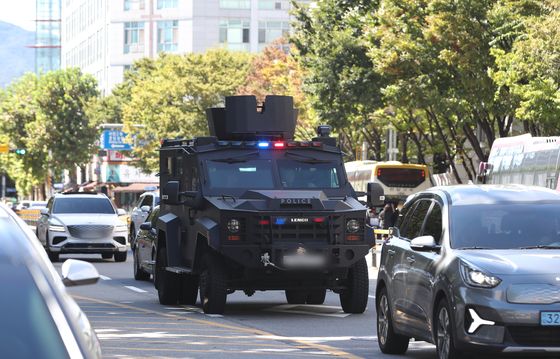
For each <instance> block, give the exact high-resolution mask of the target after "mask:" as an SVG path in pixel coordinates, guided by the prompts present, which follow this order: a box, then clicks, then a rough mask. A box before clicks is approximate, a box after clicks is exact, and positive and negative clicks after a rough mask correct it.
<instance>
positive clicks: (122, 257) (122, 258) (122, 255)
mask: <svg viewBox="0 0 560 359" xmlns="http://www.w3.org/2000/svg"><path fill="white" fill-rule="evenodd" d="M126 254H127V252H115V254H114V256H115V262H126Z"/></svg>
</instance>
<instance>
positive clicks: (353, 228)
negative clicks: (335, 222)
mask: <svg viewBox="0 0 560 359" xmlns="http://www.w3.org/2000/svg"><path fill="white" fill-rule="evenodd" d="M359 230H360V222H358V220H356V219H350V220H348V222H346V232H350V233H356V232H358V231H359Z"/></svg>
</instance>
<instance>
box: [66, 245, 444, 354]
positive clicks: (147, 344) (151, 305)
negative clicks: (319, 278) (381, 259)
mask: <svg viewBox="0 0 560 359" xmlns="http://www.w3.org/2000/svg"><path fill="white" fill-rule="evenodd" d="M65 258H69V256H65V255H63V256H61V261H64V259H65ZM72 258H77V259H83V260H87V261H90V262H91V263H93V264H94V265H95V266H96V267H97V269H98V271H99V273H100V274H101V276H102V277H101V280H100V281H99V282H98V283H97V284H95V285H90V286H82V287H74V288H69V291H70V293H71V294H72V295H73V296H74V298H75V299H76V301H77V302H78V304H79V305H80V306H81V307H82V308H83V310H84V311H85V313H86V314H87V316H88V318H89V320H90V321H91V323H92V325H93V326H94V328H95V329H96V331H97V334H98V336H99V339H100V340H101V344H102V348H103V353H104V355H105V357H107V358H142V357H158V358H200V357H211V358H222V357H223V358H226V357H227V358H251V357H267V358H273V357H278V358H308V357H333V356H340V357H346V358H358V357H360V358H411V359H424V358H425V359H428V358H434V357H435V349H434V346H433V345H429V344H427V343H421V342H419V343H411V345H410V349H409V351H408V353H407V355H406V356H388V355H383V354H381V353H380V351H379V348H378V346H377V337H376V329H375V309H374V300H375V299H374V292H375V280H374V279H371V280H370V302H369V307H368V309H367V311H366V312H365V313H364V314H361V315H356V314H352V315H349V314H345V313H344V312H343V311H342V310H341V308H340V303H339V298H338V295H337V294H335V293H332V292H329V293H328V294H327V299H326V301H325V304H324V305H319V306H314V305H288V304H286V299H285V296H284V292H281V291H271V292H257V293H256V294H255V295H253V296H252V297H247V296H246V295H245V294H243V293H242V292H235V293H234V294H231V295H229V296H228V302H227V308H226V313H225V314H224V315H223V316H221V315H205V314H203V313H202V310H201V308H200V307H199V306H178V305H177V306H162V305H160V304H159V303H158V300H157V292H156V290H155V288H154V286H153V283H152V282H141V281H136V280H134V278H133V272H132V255H131V252H129V256H128V260H127V262H125V263H115V262H114V261H113V260H102V259H101V258H100V256H98V255H73V256H72ZM55 265H56V267H57V268H58V269H60V265H61V263H56V264H55ZM374 276H375V270H374V269H373V268H372V271H371V274H370V277H374Z"/></svg>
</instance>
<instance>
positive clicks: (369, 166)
mask: <svg viewBox="0 0 560 359" xmlns="http://www.w3.org/2000/svg"><path fill="white" fill-rule="evenodd" d="M344 167H345V168H346V173H347V174H348V181H349V182H350V184H351V185H352V187H354V190H356V191H360V192H367V184H368V182H374V183H379V184H380V185H381V187H383V191H384V194H385V198H386V199H387V200H394V201H398V200H404V199H406V197H408V196H410V195H411V194H413V193H416V192H419V191H422V190H424V189H427V188H429V187H431V186H432V185H431V183H430V177H429V173H428V166H426V165H418V164H410V163H401V162H398V161H387V162H377V161H353V162H347V163H345V164H344Z"/></svg>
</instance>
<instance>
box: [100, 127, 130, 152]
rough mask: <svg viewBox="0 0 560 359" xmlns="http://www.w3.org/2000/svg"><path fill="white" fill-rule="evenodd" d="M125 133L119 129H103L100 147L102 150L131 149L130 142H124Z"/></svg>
mask: <svg viewBox="0 0 560 359" xmlns="http://www.w3.org/2000/svg"><path fill="white" fill-rule="evenodd" d="M126 136H127V134H126V133H124V132H123V131H120V130H104V131H103V134H102V135H101V148H102V149H104V150H122V151H129V150H132V144H130V143H126V142H125V138H126Z"/></svg>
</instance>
